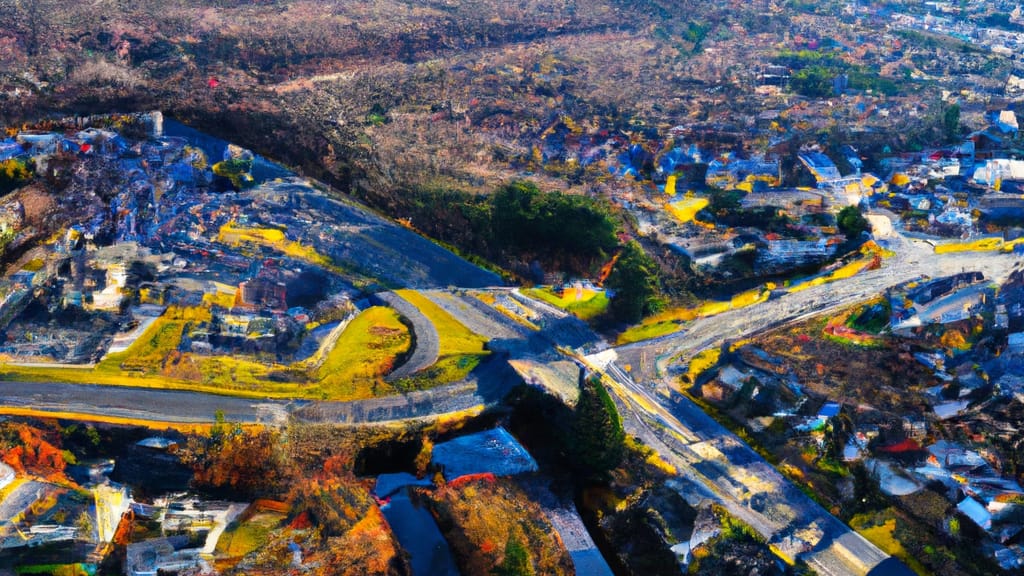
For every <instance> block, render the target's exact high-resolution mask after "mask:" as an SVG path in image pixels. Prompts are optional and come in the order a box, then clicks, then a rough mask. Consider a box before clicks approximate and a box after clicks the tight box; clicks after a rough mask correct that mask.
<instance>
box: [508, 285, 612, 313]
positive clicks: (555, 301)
mask: <svg viewBox="0 0 1024 576" xmlns="http://www.w3.org/2000/svg"><path fill="white" fill-rule="evenodd" d="M523 294H526V295H527V296H530V297H531V298H536V299H538V300H543V301H544V302H547V303H548V304H551V305H552V306H555V307H557V308H560V309H562V310H565V311H566V312H568V313H570V314H572V315H574V316H576V317H577V318H579V319H580V320H590V319H593V318H596V317H598V316H600V315H601V314H603V313H604V312H605V311H606V310H608V296H607V295H606V294H605V293H604V292H598V291H595V290H583V293H582V295H581V298H580V299H579V300H577V299H576V292H575V291H574V290H570V291H569V294H568V297H567V298H562V297H561V296H559V295H558V294H555V293H554V292H552V291H551V289H549V288H529V289H526V290H523Z"/></svg>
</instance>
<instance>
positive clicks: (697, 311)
mask: <svg viewBox="0 0 1024 576" xmlns="http://www.w3.org/2000/svg"><path fill="white" fill-rule="evenodd" d="M860 252H861V255H862V256H861V257H860V258H856V259H854V260H853V261H851V262H849V263H847V264H844V265H842V266H840V267H838V268H835V269H834V270H831V271H829V272H827V273H825V274H822V275H819V276H815V277H814V278H812V279H810V280H804V281H802V282H800V283H798V284H795V285H792V286H789V287H788V288H787V291H788V292H800V291H801V290H806V289H807V288H810V287H812V286H821V285H823V284H829V283H832V282H838V281H840V280H846V279H849V278H853V277H854V276H856V275H857V274H860V273H861V272H864V271H866V270H871V269H873V268H876V267H877V266H879V264H880V261H881V259H882V258H886V257H889V256H890V255H891V254H892V253H891V252H887V251H885V250H883V249H882V248H880V247H879V246H878V245H877V244H875V243H874V242H868V243H867V244H865V245H864V246H862V247H861V249H860ZM774 289H775V285H774V284H772V283H770V282H769V283H768V284H766V285H765V286H762V287H760V288H754V289H752V290H747V291H746V292H741V293H739V294H737V295H735V296H733V297H732V299H731V300H723V301H717V300H710V301H707V302H704V303H702V304H701V305H699V306H696V307H694V308H673V309H670V310H666V311H664V312H662V313H660V314H655V315H654V316H651V317H649V318H646V319H644V321H643V322H641V323H640V324H638V325H636V326H634V327H632V328H630V329H629V330H626V331H625V332H623V333H622V334H620V335H619V338H618V343H619V344H629V343H630V342H640V341H642V340H649V339H651V338H657V337H658V336H664V335H666V334H671V333H673V332H678V331H679V330H681V329H682V327H683V326H682V324H683V323H685V322H689V321H692V320H694V319H697V318H706V317H709V316H715V315H718V314H721V313H722V312H726V311H729V310H736V309H739V308H745V307H747V306H753V305H754V304H760V303H761V302H764V301H765V300H767V299H768V296H769V295H770V293H771V291H772V290H774Z"/></svg>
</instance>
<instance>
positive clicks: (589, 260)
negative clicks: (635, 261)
mask: <svg viewBox="0 0 1024 576" xmlns="http://www.w3.org/2000/svg"><path fill="white" fill-rule="evenodd" d="M491 206H492V209H491V223H492V226H493V235H494V239H495V240H496V241H497V243H498V245H499V246H501V247H502V249H505V250H512V251H517V252H520V253H529V254H537V255H538V256H542V257H545V258H546V259H554V260H556V261H564V262H568V261H572V260H578V261H579V264H580V265H587V264H593V263H594V262H596V261H598V260H600V259H602V258H605V257H606V256H607V255H608V253H609V252H611V251H612V250H613V249H614V248H615V246H616V245H617V244H618V239H617V238H616V236H615V232H616V229H617V228H618V225H617V223H616V221H615V219H614V218H613V217H612V216H611V210H610V207H609V206H608V205H607V204H606V203H604V202H602V201H600V200H595V199H593V198H589V197H587V196H579V195H572V194H562V193H561V192H552V193H543V192H541V191H540V190H538V189H537V187H536V186H535V185H534V184H532V183H529V182H513V183H512V184H509V185H507V186H505V187H503V188H501V189H500V190H498V191H497V192H496V193H495V194H494V195H493V198H492V200H491Z"/></svg>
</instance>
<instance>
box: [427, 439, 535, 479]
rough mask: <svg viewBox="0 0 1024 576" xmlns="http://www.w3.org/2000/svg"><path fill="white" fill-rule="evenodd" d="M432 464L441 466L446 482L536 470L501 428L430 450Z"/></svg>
mask: <svg viewBox="0 0 1024 576" xmlns="http://www.w3.org/2000/svg"><path fill="white" fill-rule="evenodd" d="M433 462H434V463H436V464H439V465H441V467H442V468H443V469H444V477H445V479H446V480H449V481H450V480H454V479H455V478H458V477H459V476H464V475H466V474H481V473H492V474H494V475H495V476H512V475H515V474H522V473H524V472H534V471H536V470H537V462H536V461H535V460H534V459H533V456H530V453H529V452H527V451H526V448H523V446H522V444H520V443H519V442H517V441H516V439H515V438H514V437H513V436H512V435H511V434H509V432H508V430H505V429H504V428H501V427H498V428H494V429H493V430H487V431H486V432H479V433H477V434H469V435H467V436H460V437H459V438H456V439H454V440H450V441H448V442H444V443H441V444H438V445H436V446H434V455H433Z"/></svg>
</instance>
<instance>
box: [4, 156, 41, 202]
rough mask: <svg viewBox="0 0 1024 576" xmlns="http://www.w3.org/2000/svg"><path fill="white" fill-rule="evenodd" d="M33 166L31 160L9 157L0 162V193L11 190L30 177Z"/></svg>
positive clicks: (26, 181)
mask: <svg viewBox="0 0 1024 576" xmlns="http://www.w3.org/2000/svg"><path fill="white" fill-rule="evenodd" d="M34 173H35V166H34V164H33V163H32V162H31V161H25V160H21V159H19V158H11V159H9V160H4V161H3V162H0V194H7V193H9V192H12V191H14V190H16V189H18V188H20V187H22V186H24V185H25V184H27V183H28V181H29V180H31V179H32V175H33V174H34Z"/></svg>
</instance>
